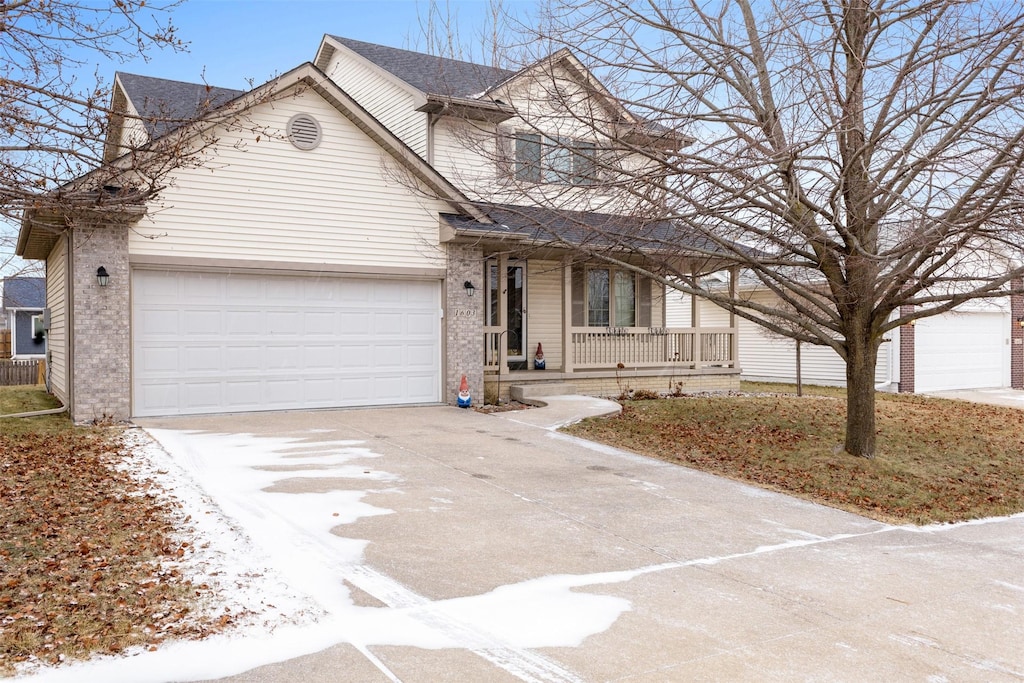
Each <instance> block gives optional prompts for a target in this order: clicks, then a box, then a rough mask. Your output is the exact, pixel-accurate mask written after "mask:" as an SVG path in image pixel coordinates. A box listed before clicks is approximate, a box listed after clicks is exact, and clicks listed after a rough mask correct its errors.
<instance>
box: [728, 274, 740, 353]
mask: <svg viewBox="0 0 1024 683" xmlns="http://www.w3.org/2000/svg"><path fill="white" fill-rule="evenodd" d="M739 277H740V269H739V267H738V266H733V267H732V268H730V269H729V298H730V299H732V300H733V301H735V300H736V289H737V286H738V284H739V283H738V280H739ZM729 327H730V328H731V329H732V339H731V340H730V346H729V355H730V356H731V359H732V367H733V369H738V368H739V367H740V328H739V323H738V321H737V320H736V313H735V311H732V310H730V311H729Z"/></svg>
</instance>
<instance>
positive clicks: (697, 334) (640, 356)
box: [570, 327, 735, 370]
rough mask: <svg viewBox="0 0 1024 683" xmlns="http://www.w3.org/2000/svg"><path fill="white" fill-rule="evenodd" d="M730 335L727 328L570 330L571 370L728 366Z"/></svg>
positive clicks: (731, 349)
mask: <svg viewBox="0 0 1024 683" xmlns="http://www.w3.org/2000/svg"><path fill="white" fill-rule="evenodd" d="M734 334H735V331H734V330H733V329H732V328H729V327H703V328H693V327H683V328H657V327H609V328H594V327H573V328H571V330H570V337H571V339H570V350H571V354H572V355H571V358H572V367H573V368H574V369H588V370H589V369H598V368H614V367H617V366H618V364H619V363H622V364H623V365H625V366H626V367H630V368H643V367H658V366H665V365H680V366H685V367H690V368H703V367H709V366H730V365H733V364H734V362H735V359H734V358H733V348H734V345H733V335H734Z"/></svg>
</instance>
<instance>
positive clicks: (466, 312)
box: [455, 308, 476, 318]
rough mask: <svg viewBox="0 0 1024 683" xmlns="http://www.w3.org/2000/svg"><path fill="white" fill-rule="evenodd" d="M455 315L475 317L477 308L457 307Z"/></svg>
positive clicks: (457, 316)
mask: <svg viewBox="0 0 1024 683" xmlns="http://www.w3.org/2000/svg"><path fill="white" fill-rule="evenodd" d="M455 317H456V318H475V317H476V310H475V309H472V308H456V309H455Z"/></svg>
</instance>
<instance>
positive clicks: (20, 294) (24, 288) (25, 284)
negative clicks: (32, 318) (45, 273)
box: [3, 277, 46, 309]
mask: <svg viewBox="0 0 1024 683" xmlns="http://www.w3.org/2000/svg"><path fill="white" fill-rule="evenodd" d="M3 293H4V298H3V307H4V308H39V309H42V308H43V307H44V306H46V278H42V277H9V278H7V279H6V280H4V281H3Z"/></svg>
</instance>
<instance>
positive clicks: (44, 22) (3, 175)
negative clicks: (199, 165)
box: [0, 0, 184, 272]
mask: <svg viewBox="0 0 1024 683" xmlns="http://www.w3.org/2000/svg"><path fill="white" fill-rule="evenodd" d="M177 4H178V2H177V1H172V2H146V1H145V0H111V1H110V2H90V1H86V0H9V1H7V2H3V3H0V48H2V50H3V61H2V62H0V272H2V271H3V269H4V268H5V267H6V270H8V272H9V271H10V270H11V269H12V268H13V265H12V259H13V252H14V240H15V237H16V235H17V227H18V224H19V222H20V220H21V219H22V217H23V215H24V212H25V210H26V209H29V208H31V209H36V210H40V211H42V212H43V213H52V214H54V215H57V214H62V213H68V212H69V211H70V210H72V209H76V208H82V207H88V206H91V205H95V204H97V203H103V204H104V205H106V206H111V205H113V206H116V205H117V204H119V203H121V204H125V203H135V202H138V201H139V200H140V199H144V198H145V197H146V196H148V195H150V194H152V193H154V192H156V191H157V190H158V188H159V186H160V181H159V177H160V175H161V173H162V172H163V171H164V170H166V169H168V168H170V167H171V166H173V164H172V163H169V157H168V155H167V154H166V153H164V154H163V155H162V158H160V159H158V158H157V155H148V156H141V155H140V156H137V157H136V158H135V159H130V160H121V161H120V162H119V163H117V164H112V163H111V162H112V161H113V159H112V158H111V157H110V155H108V156H107V157H106V158H104V149H103V148H104V139H105V137H106V133H107V126H108V118H109V116H110V114H111V112H110V111H109V106H110V88H109V85H108V82H106V81H104V80H103V79H102V78H101V77H100V76H98V75H95V76H91V77H90V74H89V72H88V71H86V69H87V67H88V65H89V64H90V63H94V61H96V60H103V61H109V62H114V63H117V62H123V61H126V60H128V59H131V58H133V57H137V56H139V55H145V54H146V53H147V52H149V51H150V50H152V49H157V48H170V49H173V50H181V49H184V44H183V43H182V41H181V40H179V39H178V37H177V35H176V33H175V29H174V26H173V25H172V24H171V23H170V20H169V13H170V11H171V10H172V9H173V8H174V7H175V6H176V5H177ZM132 170H134V171H136V173H134V174H133V178H134V187H133V190H132V191H131V192H121V193H118V192H113V191H110V190H109V185H112V184H121V183H120V180H119V179H121V178H123V177H124V173H125V172H126V171H132ZM86 172H91V173H92V176H91V178H90V181H89V182H88V183H77V184H76V183H73V182H71V181H72V180H73V179H76V178H80V177H81V176H83V175H84V174H85V173H86ZM104 186H108V191H106V192H103V191H100V190H102V188H104ZM48 209H52V211H47V210H48Z"/></svg>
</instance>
